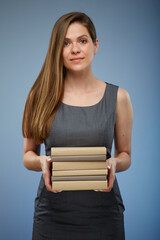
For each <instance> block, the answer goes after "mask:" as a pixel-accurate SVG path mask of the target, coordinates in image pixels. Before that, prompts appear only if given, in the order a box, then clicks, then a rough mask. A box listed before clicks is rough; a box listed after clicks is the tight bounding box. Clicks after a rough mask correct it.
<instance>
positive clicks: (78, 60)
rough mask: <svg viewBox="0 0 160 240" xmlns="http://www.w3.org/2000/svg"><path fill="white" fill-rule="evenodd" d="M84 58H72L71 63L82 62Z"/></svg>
mask: <svg viewBox="0 0 160 240" xmlns="http://www.w3.org/2000/svg"><path fill="white" fill-rule="evenodd" d="M83 59H84V58H71V59H70V61H71V62H80V61H82V60H83Z"/></svg>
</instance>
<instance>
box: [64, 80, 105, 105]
mask: <svg viewBox="0 0 160 240" xmlns="http://www.w3.org/2000/svg"><path fill="white" fill-rule="evenodd" d="M105 83H106V86H105V90H104V94H103V97H102V98H101V99H100V101H99V102H98V103H95V104H93V105H90V106H74V105H69V104H66V103H63V102H61V103H62V105H64V106H66V107H72V108H92V107H96V106H97V105H99V104H100V103H101V102H102V101H103V100H104V98H105V95H106V92H107V89H108V85H109V83H107V82H105Z"/></svg>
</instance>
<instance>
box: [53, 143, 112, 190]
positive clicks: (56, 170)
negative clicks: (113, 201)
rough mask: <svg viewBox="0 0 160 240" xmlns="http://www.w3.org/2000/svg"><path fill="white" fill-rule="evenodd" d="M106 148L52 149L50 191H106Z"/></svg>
mask: <svg viewBox="0 0 160 240" xmlns="http://www.w3.org/2000/svg"><path fill="white" fill-rule="evenodd" d="M106 157H107V148H106V147H52V148H51V159H52V177H51V181H52V189H53V190H54V191H56V190H57V191H62V190H63V191H64V190H96V189H107V186H108V184H107V175H108V170H107V166H108V165H107V160H106Z"/></svg>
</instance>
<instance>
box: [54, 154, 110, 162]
mask: <svg viewBox="0 0 160 240" xmlns="http://www.w3.org/2000/svg"><path fill="white" fill-rule="evenodd" d="M51 160H52V162H67V161H68V162H72V161H77V162H78V161H82V162H84V161H106V155H105V154H99V155H58V156H51Z"/></svg>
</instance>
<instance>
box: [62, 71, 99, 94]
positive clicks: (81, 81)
mask: <svg viewBox="0 0 160 240" xmlns="http://www.w3.org/2000/svg"><path fill="white" fill-rule="evenodd" d="M96 80H97V79H96V78H95V76H94V75H93V73H92V70H90V71H83V72H70V71H67V72H66V77H65V79H64V88H65V89H66V90H67V91H74V90H76V92H77V90H78V91H79V92H84V91H87V90H89V89H91V88H92V87H93V86H94V85H95V82H96Z"/></svg>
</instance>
